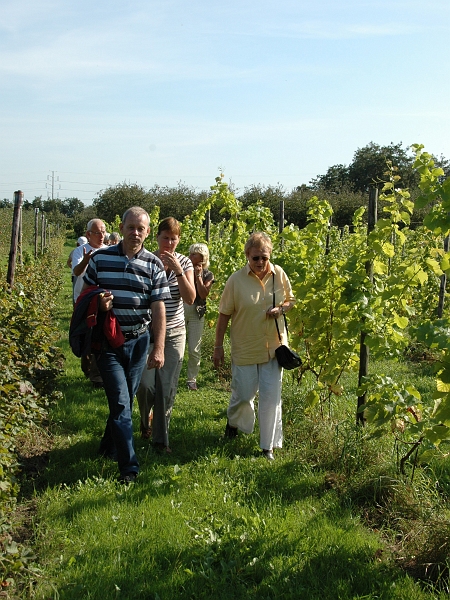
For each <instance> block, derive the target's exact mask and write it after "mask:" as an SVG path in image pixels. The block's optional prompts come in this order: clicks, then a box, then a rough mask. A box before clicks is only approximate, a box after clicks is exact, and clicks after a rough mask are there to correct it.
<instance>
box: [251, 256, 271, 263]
mask: <svg viewBox="0 0 450 600" xmlns="http://www.w3.org/2000/svg"><path fill="white" fill-rule="evenodd" d="M252 260H253V261H254V262H258V261H259V260H262V261H263V262H267V261H268V260H269V257H268V256H252Z"/></svg>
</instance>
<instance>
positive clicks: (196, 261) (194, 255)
mask: <svg viewBox="0 0 450 600" xmlns="http://www.w3.org/2000/svg"><path fill="white" fill-rule="evenodd" d="M189 258H190V259H191V262H192V264H193V266H194V267H196V266H197V265H201V264H203V256H202V255H201V254H199V253H198V252H191V254H189Z"/></svg>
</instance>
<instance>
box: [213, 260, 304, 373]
mask: <svg viewBox="0 0 450 600" xmlns="http://www.w3.org/2000/svg"><path fill="white" fill-rule="evenodd" d="M272 274H274V275H275V278H273V277H272ZM274 291H275V306H280V305H281V304H283V302H286V301H288V300H289V301H290V302H294V301H295V298H294V296H293V295H292V287H291V283H290V281H289V279H288V276H287V275H286V273H285V272H284V271H283V269H282V268H281V267H279V266H278V265H273V264H272V263H270V271H269V272H268V273H267V274H266V275H265V276H264V277H263V279H262V280H261V279H259V277H257V276H256V275H255V274H254V273H253V271H252V270H251V269H250V267H249V265H248V264H247V265H246V266H245V267H243V268H242V269H240V270H239V271H236V273H233V275H231V276H230V277H229V279H228V280H227V282H226V284H225V288H224V290H223V293H222V297H221V299H220V304H219V312H221V313H223V314H225V315H229V316H231V327H230V340H231V360H232V362H233V363H234V364H236V365H255V364H261V363H266V362H268V361H269V360H270V359H271V358H273V357H274V356H275V349H276V348H278V346H279V345H280V342H279V340H278V333H277V328H276V325H275V320H274V319H273V318H269V317H268V316H267V314H266V313H267V310H268V309H270V308H272V307H273V294H274ZM278 326H279V329H280V334H281V338H282V341H283V343H286V342H287V339H286V337H287V336H286V332H285V327H284V319H278Z"/></svg>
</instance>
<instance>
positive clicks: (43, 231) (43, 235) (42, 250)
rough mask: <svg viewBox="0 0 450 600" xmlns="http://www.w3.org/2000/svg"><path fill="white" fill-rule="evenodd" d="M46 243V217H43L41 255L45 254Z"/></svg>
mask: <svg viewBox="0 0 450 600" xmlns="http://www.w3.org/2000/svg"><path fill="white" fill-rule="evenodd" d="M44 241H45V215H44V213H42V215H41V254H44Z"/></svg>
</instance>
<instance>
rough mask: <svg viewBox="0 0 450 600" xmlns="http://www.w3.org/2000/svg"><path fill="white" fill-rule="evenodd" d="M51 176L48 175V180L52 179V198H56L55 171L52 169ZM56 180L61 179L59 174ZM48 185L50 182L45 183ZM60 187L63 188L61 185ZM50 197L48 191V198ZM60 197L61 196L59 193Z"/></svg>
mask: <svg viewBox="0 0 450 600" xmlns="http://www.w3.org/2000/svg"><path fill="white" fill-rule="evenodd" d="M51 173H52V174H51V176H50V175H47V181H50V180H51V187H52V200H54V199H55V171H51ZM56 181H59V175H58V176H57V177H56ZM47 185H50V184H47V183H46V184H45V187H47ZM58 189H59V190H60V189H61V186H59V187H58ZM48 197H49V193H48V192H47V198H48ZM58 198H59V194H58Z"/></svg>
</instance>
